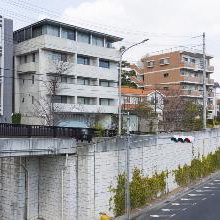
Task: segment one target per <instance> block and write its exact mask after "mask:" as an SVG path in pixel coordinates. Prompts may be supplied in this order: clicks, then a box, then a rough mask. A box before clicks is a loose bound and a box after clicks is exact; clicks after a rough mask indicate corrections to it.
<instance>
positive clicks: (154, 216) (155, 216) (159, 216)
mask: <svg viewBox="0 0 220 220" xmlns="http://www.w3.org/2000/svg"><path fill="white" fill-rule="evenodd" d="M174 215H175V214H172V215H150V217H152V218H161V217H173V216H174Z"/></svg>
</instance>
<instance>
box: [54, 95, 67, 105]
mask: <svg viewBox="0 0 220 220" xmlns="http://www.w3.org/2000/svg"><path fill="white" fill-rule="evenodd" d="M53 102H54V103H67V96H60V95H56V96H54V99H53Z"/></svg>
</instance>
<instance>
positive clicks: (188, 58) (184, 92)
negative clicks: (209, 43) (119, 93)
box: [131, 50, 215, 118]
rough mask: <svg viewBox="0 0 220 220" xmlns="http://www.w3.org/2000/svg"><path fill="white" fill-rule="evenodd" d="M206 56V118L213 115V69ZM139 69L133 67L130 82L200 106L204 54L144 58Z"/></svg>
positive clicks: (183, 52) (174, 53) (185, 52)
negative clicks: (133, 72) (133, 73)
mask: <svg viewBox="0 0 220 220" xmlns="http://www.w3.org/2000/svg"><path fill="white" fill-rule="evenodd" d="M212 58H213V57H212V56H210V55H206V89H207V110H208V113H209V114H208V117H209V118H213V117H214V116H215V113H214V109H215V107H214V105H215V101H214V80H213V79H211V74H212V73H213V72H214V67H213V66H211V64H210V61H211V59H212ZM140 63H141V66H138V65H132V66H131V68H132V69H133V70H135V71H136V73H137V77H136V78H135V77H133V79H132V80H133V81H134V82H135V83H136V84H137V85H138V86H139V87H142V88H145V89H156V90H158V91H162V92H163V93H165V94H166V95H167V96H176V95H178V96H180V97H181V98H183V99H187V100H192V101H195V102H196V103H198V104H201V105H202V104H203V91H202V90H203V54H202V53H201V52H199V51H191V50H177V51H171V52H166V53H162V52H161V53H159V54H156V55H152V56H144V57H143V58H142V59H141V62H140Z"/></svg>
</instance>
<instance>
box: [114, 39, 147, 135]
mask: <svg viewBox="0 0 220 220" xmlns="http://www.w3.org/2000/svg"><path fill="white" fill-rule="evenodd" d="M148 40H149V39H145V40H142V41H141V42H138V43H135V44H133V45H131V46H130V47H128V48H121V50H120V51H121V54H120V64H119V90H118V92H119V110H118V115H119V117H118V135H119V136H121V127H122V126H121V123H122V120H121V119H122V117H121V73H122V57H123V55H124V53H125V52H126V51H128V50H129V49H131V48H132V47H135V46H137V45H139V44H143V43H145V42H147V41H148Z"/></svg>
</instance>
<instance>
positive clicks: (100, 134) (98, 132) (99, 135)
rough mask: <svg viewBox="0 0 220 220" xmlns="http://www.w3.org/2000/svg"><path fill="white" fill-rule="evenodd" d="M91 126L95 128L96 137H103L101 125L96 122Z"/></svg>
mask: <svg viewBox="0 0 220 220" xmlns="http://www.w3.org/2000/svg"><path fill="white" fill-rule="evenodd" d="M93 128H94V129H95V130H96V135H97V137H103V135H104V129H103V128H102V126H101V125H99V124H96V125H95V126H94V127H93Z"/></svg>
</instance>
